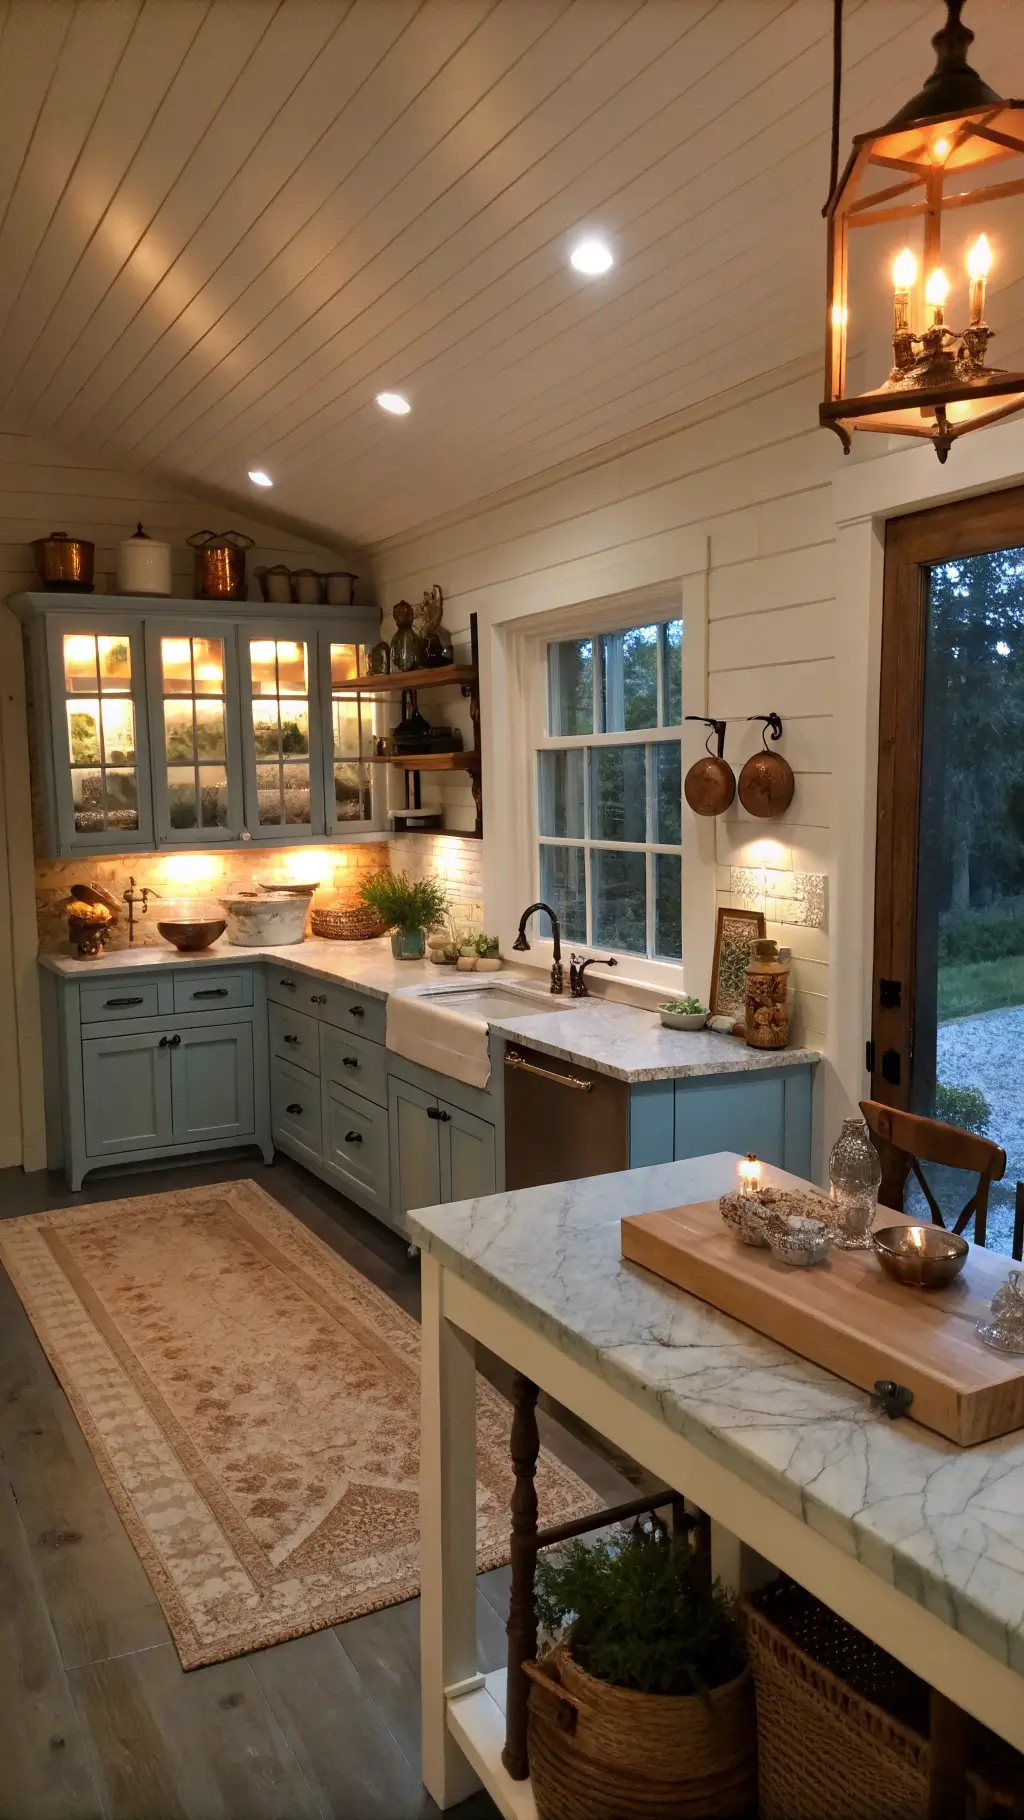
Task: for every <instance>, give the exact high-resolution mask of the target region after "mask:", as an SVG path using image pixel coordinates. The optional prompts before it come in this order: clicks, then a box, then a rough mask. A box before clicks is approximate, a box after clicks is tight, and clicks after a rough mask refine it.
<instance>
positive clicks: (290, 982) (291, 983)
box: [277, 980, 295, 992]
mask: <svg viewBox="0 0 1024 1820" xmlns="http://www.w3.org/2000/svg"><path fill="white" fill-rule="evenodd" d="M277 983H278V985H279V986H286V987H287V989H288V991H289V992H294V991H295V981H294V980H278V982H277Z"/></svg>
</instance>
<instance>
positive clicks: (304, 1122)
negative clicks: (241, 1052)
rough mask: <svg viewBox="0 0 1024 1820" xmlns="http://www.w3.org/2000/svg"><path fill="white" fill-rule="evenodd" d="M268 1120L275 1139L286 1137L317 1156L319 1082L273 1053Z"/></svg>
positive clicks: (318, 1149)
mask: <svg viewBox="0 0 1024 1820" xmlns="http://www.w3.org/2000/svg"><path fill="white" fill-rule="evenodd" d="M270 1121H271V1125H272V1127H273V1134H274V1137H275V1138H282V1137H283V1138H287V1139H288V1140H289V1142H290V1143H293V1144H299V1145H301V1147H302V1149H303V1150H305V1151H306V1152H307V1153H308V1155H310V1156H313V1157H316V1158H318V1159H319V1157H320V1153H321V1145H320V1082H319V1081H318V1080H317V1077H316V1075H315V1074H307V1072H306V1070H305V1068H297V1067H296V1066H295V1063H294V1062H283V1061H282V1060H281V1059H280V1057H279V1056H276V1055H275V1056H272V1057H271V1062H270Z"/></svg>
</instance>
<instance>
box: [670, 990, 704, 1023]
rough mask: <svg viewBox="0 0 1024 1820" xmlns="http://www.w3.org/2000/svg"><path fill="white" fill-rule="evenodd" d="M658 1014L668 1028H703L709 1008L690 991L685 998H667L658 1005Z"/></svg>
mask: <svg viewBox="0 0 1024 1820" xmlns="http://www.w3.org/2000/svg"><path fill="white" fill-rule="evenodd" d="M658 1015H659V1017H660V1018H661V1021H662V1023H663V1024H664V1025H665V1028H666V1029H667V1030H703V1028H704V1026H705V1024H706V1023H707V1021H708V1008H707V1006H706V1005H702V1004H701V1002H700V999H699V998H694V997H693V994H692V993H688V994H687V996H686V997H685V998H670V999H666V1001H665V1003H664V1004H663V1005H659V1006H658Z"/></svg>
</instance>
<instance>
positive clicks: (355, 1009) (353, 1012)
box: [348, 1005, 366, 1017]
mask: <svg viewBox="0 0 1024 1820" xmlns="http://www.w3.org/2000/svg"><path fill="white" fill-rule="evenodd" d="M348 1014H349V1017H365V1016H366V1012H365V1011H364V1009H363V1007H362V1005H350V1006H349V1008H348Z"/></svg>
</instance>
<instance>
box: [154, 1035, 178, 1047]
mask: <svg viewBox="0 0 1024 1820" xmlns="http://www.w3.org/2000/svg"><path fill="white" fill-rule="evenodd" d="M180 1046H181V1038H180V1036H162V1037H161V1038H160V1042H159V1045H158V1047H159V1048H161V1049H178V1048H180Z"/></svg>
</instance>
